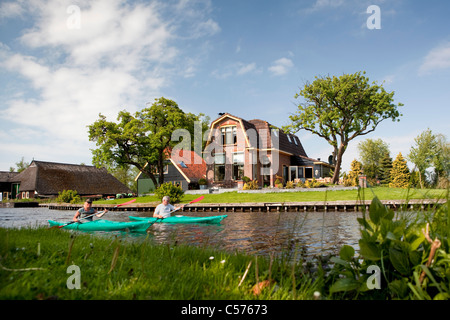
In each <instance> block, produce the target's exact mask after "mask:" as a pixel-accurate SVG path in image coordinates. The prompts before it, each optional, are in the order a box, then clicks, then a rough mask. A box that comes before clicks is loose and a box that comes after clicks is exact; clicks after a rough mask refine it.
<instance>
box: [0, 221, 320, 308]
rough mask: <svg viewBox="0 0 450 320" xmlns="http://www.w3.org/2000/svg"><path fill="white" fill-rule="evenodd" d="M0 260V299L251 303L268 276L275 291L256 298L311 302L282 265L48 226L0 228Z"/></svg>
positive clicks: (306, 280)
mask: <svg viewBox="0 0 450 320" xmlns="http://www.w3.org/2000/svg"><path fill="white" fill-rule="evenodd" d="M38 247H39V249H38ZM38 250H39V253H38ZM211 257H213V258H211ZM250 262H252V266H251V268H249V272H248V273H247V275H246V277H245V279H244V281H243V283H242V284H241V285H239V284H240V282H241V280H242V277H243V276H244V274H245V270H246V269H247V266H248V265H249V264H250ZM0 263H1V266H0V299H1V300H9V299H26V300H29V299H101V300H103V299H124V300H131V299H181V300H201V299H221V300H225V299H255V298H257V297H256V296H254V295H253V293H252V291H251V289H252V286H253V285H254V284H255V283H256V282H257V279H258V280H259V281H262V280H265V279H268V278H269V277H270V279H271V280H274V281H276V283H277V287H276V288H275V287H273V288H272V290H270V289H268V290H265V291H264V292H263V294H262V295H260V296H259V297H258V298H262V299H277V300H278V299H293V298H296V299H312V297H313V293H314V291H315V290H316V286H317V285H316V284H315V283H313V281H312V279H311V278H310V277H307V276H301V274H300V271H299V270H300V269H299V268H293V267H292V266H291V265H290V264H287V263H285V262H283V261H281V260H278V261H275V262H274V263H272V264H271V263H270V261H269V259H265V258H262V257H258V258H257V260H256V258H255V257H252V256H246V255H243V254H237V253H236V254H232V253H226V252H223V251H218V250H214V249H210V248H197V247H193V246H176V245H175V246H174V245H155V244H152V243H151V241H149V240H148V239H146V240H143V241H142V242H139V241H124V240H121V239H119V238H113V239H112V238H103V237H95V236H91V235H87V234H74V233H70V232H66V231H62V230H59V229H55V230H52V229H46V228H37V229H21V230H18V229H3V228H0ZM71 265H76V266H78V267H79V268H80V277H79V279H80V281H79V283H80V289H76V288H75V289H69V288H68V285H67V281H68V280H69V283H72V284H76V282H75V280H74V277H72V278H70V279H69V277H71V276H73V275H74V272H73V271H71V272H69V273H68V267H69V266H71ZM256 266H257V267H256ZM293 284H295V287H294V290H293Z"/></svg>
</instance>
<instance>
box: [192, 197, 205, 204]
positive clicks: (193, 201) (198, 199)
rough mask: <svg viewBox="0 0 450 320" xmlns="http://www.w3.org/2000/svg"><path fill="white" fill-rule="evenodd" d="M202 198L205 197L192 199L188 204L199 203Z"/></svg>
mask: <svg viewBox="0 0 450 320" xmlns="http://www.w3.org/2000/svg"><path fill="white" fill-rule="evenodd" d="M203 198H205V196H201V197H198V198H197V199H194V200H192V201H191V202H189V204H191V203H195V202H199V201H202V200H203Z"/></svg>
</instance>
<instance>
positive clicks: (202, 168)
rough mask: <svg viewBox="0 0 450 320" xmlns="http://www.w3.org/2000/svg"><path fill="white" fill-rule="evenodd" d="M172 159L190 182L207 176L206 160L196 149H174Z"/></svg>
mask: <svg viewBox="0 0 450 320" xmlns="http://www.w3.org/2000/svg"><path fill="white" fill-rule="evenodd" d="M170 161H171V162H172V163H173V165H174V166H175V167H176V168H177V169H178V171H180V173H181V174H182V175H183V176H184V177H185V178H186V180H187V181H188V182H194V181H198V180H199V179H201V178H205V176H206V162H205V160H203V158H202V157H201V156H199V155H198V154H197V153H195V152H194V151H189V150H184V149H181V150H177V149H174V150H172V154H171V157H170Z"/></svg>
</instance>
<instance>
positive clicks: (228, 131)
mask: <svg viewBox="0 0 450 320" xmlns="http://www.w3.org/2000/svg"><path fill="white" fill-rule="evenodd" d="M220 131H221V133H222V144H223V145H226V144H236V143H237V135H236V126H232V127H223V128H221V129H220Z"/></svg>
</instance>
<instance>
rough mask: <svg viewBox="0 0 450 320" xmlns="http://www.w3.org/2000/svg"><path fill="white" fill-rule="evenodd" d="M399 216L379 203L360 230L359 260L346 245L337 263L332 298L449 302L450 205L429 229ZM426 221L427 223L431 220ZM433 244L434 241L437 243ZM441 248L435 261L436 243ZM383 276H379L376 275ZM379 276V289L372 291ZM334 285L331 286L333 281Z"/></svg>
mask: <svg viewBox="0 0 450 320" xmlns="http://www.w3.org/2000/svg"><path fill="white" fill-rule="evenodd" d="M411 220H412V219H411V217H410V216H407V215H405V216H397V217H395V214H394V212H393V211H392V210H391V209H388V208H386V207H385V206H384V205H383V204H382V203H381V202H380V201H379V200H378V198H377V197H375V198H374V199H373V200H372V203H371V205H370V208H369V216H368V217H366V214H363V217H362V218H358V222H359V223H360V224H361V227H362V229H361V239H360V240H359V249H360V250H359V256H358V255H355V253H356V252H355V250H354V249H353V248H352V247H350V246H348V245H344V246H343V247H342V248H341V250H340V253H339V257H332V258H331V259H330V260H331V262H332V263H334V266H333V269H332V270H331V272H330V273H329V276H328V277H327V279H326V280H325V281H326V282H328V283H327V285H330V287H329V294H330V297H331V298H339V299H349V298H350V299H383V300H385V299H449V298H450V289H449V288H450V286H449V284H450V283H449V280H450V278H449V276H448V275H449V274H450V273H449V272H450V262H449V261H450V254H449V241H448V234H449V231H448V230H449V229H448V221H449V219H448V208H447V204H445V205H443V206H442V207H441V208H439V209H438V210H437V211H436V213H435V214H434V217H433V218H432V219H431V224H427V226H426V228H424V227H425V221H424V220H423V218H422V219H421V218H420V215H419V216H418V218H416V219H415V220H413V221H411ZM426 220H427V219H426ZM432 239H435V240H434V241H432ZM436 242H438V243H439V245H440V247H438V248H439V249H438V250H437V251H435V255H434V256H433V254H432V252H433V249H432V247H433V245H435V244H432V243H436ZM376 270H378V271H376ZM374 272H376V273H377V274H378V275H379V277H378V279H379V280H380V283H378V286H377V288H376V290H374V287H372V285H375V284H377V281H375V283H374V282H373V280H375V278H376V277H374V276H373V275H374ZM330 280H331V283H329V281H330Z"/></svg>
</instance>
